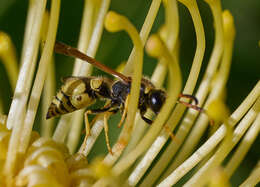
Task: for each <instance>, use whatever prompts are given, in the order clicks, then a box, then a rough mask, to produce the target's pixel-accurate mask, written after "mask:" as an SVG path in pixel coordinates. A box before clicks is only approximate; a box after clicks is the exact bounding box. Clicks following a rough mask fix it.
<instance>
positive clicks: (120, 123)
mask: <svg viewBox="0 0 260 187" xmlns="http://www.w3.org/2000/svg"><path fill="white" fill-rule="evenodd" d="M128 104H129V95H128V96H127V97H126V100H125V106H124V111H123V114H122V117H121V120H120V122H119V124H118V125H117V127H118V128H120V127H121V126H122V124H123V122H124V120H125V118H126V114H127V110H128Z"/></svg>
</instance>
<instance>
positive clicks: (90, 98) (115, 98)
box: [46, 42, 200, 153]
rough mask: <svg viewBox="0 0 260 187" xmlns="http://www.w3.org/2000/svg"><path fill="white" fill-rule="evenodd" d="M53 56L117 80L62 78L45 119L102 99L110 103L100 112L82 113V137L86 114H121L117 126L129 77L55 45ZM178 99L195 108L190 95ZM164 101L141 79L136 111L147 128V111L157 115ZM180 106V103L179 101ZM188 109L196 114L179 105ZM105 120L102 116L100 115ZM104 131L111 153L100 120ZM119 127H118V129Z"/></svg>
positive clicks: (162, 94)
mask: <svg viewBox="0 0 260 187" xmlns="http://www.w3.org/2000/svg"><path fill="white" fill-rule="evenodd" d="M54 50H55V51H56V52H57V53H60V54H64V55H67V56H71V57H75V58H79V59H82V60H84V61H87V62H88V63H90V64H92V65H94V66H95V67H97V68H99V69H101V70H102V71H104V72H107V73H109V74H112V75H113V76H114V77H116V78H118V79H119V80H112V79H109V78H106V77H94V76H88V77H80V76H70V77H66V78H63V83H64V84H63V85H62V87H61V89H60V90H59V91H58V93H57V95H56V96H55V97H54V99H53V100H52V103H51V105H50V107H49V109H48V112H47V115H46V119H49V118H52V117H56V116H59V115H62V114H67V113H70V112H73V111H76V110H79V109H82V108H86V107H88V106H90V105H92V104H93V103H95V101H96V100H97V99H106V100H109V101H110V102H109V103H108V104H107V105H105V106H104V107H103V108H100V109H92V110H90V109H88V110H87V111H86V112H85V125H86V133H87V135H89V134H90V125H89V122H88V116H87V115H88V114H98V113H106V112H108V113H116V112H118V111H121V113H122V118H121V121H120V123H119V124H120V125H121V124H122V123H123V121H124V119H125V117H126V114H127V106H128V102H129V100H128V98H129V93H130V88H131V77H127V76H125V75H123V74H121V73H119V72H116V71H114V70H113V69H110V68H109V67H107V66H105V65H103V64H102V63H100V62H98V61H96V60H95V59H93V58H91V57H89V56H87V55H85V54H84V53H82V52H80V51H79V50H77V49H76V48H73V47H70V46H68V45H66V44H63V43H60V42H56V44H55V49H54ZM180 97H188V98H191V99H194V100H195V102H196V104H197V100H196V98H194V97H193V96H191V95H185V94H181V95H180ZM165 99H166V93H165V91H164V90H162V89H157V88H155V86H154V85H153V84H152V83H151V81H149V80H148V79H145V78H142V81H141V87H140V96H139V102H138V109H139V111H140V114H141V118H142V119H143V120H144V121H145V122H147V123H148V124H152V122H153V121H152V120H151V119H148V118H147V117H145V113H146V111H147V109H148V108H149V109H151V110H152V111H153V112H154V113H155V114H158V113H159V112H160V109H161V108H162V105H163V104H164V102H165ZM179 102H181V101H179ZM181 103H183V104H185V105H187V106H189V107H192V108H195V109H197V110H200V108H199V107H197V106H196V105H191V104H189V103H185V102H181ZM104 116H106V115H104ZM104 122H105V123H104V124H105V130H106V141H107V147H108V150H109V151H110V153H111V148H110V146H109V141H108V135H107V119H106V118H105V120H104ZM120 125H119V126H120Z"/></svg>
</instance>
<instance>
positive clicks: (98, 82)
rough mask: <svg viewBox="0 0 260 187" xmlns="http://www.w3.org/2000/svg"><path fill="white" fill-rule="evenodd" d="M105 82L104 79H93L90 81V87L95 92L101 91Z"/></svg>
mask: <svg viewBox="0 0 260 187" xmlns="http://www.w3.org/2000/svg"><path fill="white" fill-rule="evenodd" d="M102 83H103V80H102V79H92V80H90V87H91V89H93V90H95V91H99V90H100V88H101V86H102Z"/></svg>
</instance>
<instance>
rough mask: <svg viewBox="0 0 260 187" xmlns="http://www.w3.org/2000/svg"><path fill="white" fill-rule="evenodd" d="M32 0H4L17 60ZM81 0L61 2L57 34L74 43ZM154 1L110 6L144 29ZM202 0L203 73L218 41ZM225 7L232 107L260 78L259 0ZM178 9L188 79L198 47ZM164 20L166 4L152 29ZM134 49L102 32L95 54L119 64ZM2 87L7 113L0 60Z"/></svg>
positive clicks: (254, 153)
mask: <svg viewBox="0 0 260 187" xmlns="http://www.w3.org/2000/svg"><path fill="white" fill-rule="evenodd" d="M28 2H29V1H28V0H27V1H25V0H24V1H22V0H20V1H14V0H1V1H0V30H1V31H4V32H6V33H8V34H9V35H10V36H11V38H12V40H13V42H14V44H15V46H16V49H17V55H18V59H19V58H20V52H21V48H22V42H23V35H24V27H25V20H26V15H27V8H28ZM83 3H84V0H78V1H73V6H72V2H71V1H62V4H61V13H60V23H59V28H58V35H57V38H58V40H59V41H63V42H65V43H68V44H70V45H72V46H76V44H77V40H78V36H79V30H80V24H81V16H82V11H83ZM150 3H151V0H142V1H140V0H124V1H121V0H112V1H111V8H110V9H111V10H115V11H117V12H119V13H122V14H124V15H125V16H127V17H128V18H129V19H130V20H131V21H132V22H133V24H134V25H135V26H136V27H137V29H138V30H140V28H141V26H142V24H143V22H144V19H145V16H146V14H147V11H148V9H149V6H150ZM198 4H199V8H200V11H201V16H202V19H203V23H204V27H205V34H206V53H205V58H204V66H203V69H202V72H201V75H202V74H203V72H204V70H205V67H206V64H207V62H208V59H209V56H210V53H211V50H212V46H213V42H214V30H213V25H214V24H213V22H212V16H211V12H210V9H209V7H208V5H207V4H206V3H205V2H204V1H203V0H198ZM222 7H223V9H229V10H230V11H231V13H232V14H233V16H234V19H235V25H236V39H235V46H234V53H233V60H232V61H233V62H232V67H231V72H230V77H229V81H228V86H227V103H228V106H229V107H230V109H231V111H233V110H234V109H235V108H236V107H237V106H238V105H239V104H240V103H241V101H242V100H243V99H244V98H245V97H246V95H247V94H248V93H249V91H250V90H251V89H252V88H253V86H254V85H255V84H256V82H257V81H258V80H259V78H260V62H259V59H260V48H259V46H258V41H259V40H260V23H259V20H260V1H259V0H251V1H236V0H229V1H223V2H222ZM179 10H180V24H181V28H180V38H181V50H180V59H181V68H182V72H183V75H184V79H185V78H186V77H187V75H188V73H189V68H190V66H191V63H192V59H193V55H194V51H195V47H196V41H195V39H196V38H195V33H194V29H193V25H192V21H191V18H190V16H189V12H188V11H187V9H186V8H185V7H184V6H182V5H181V4H179ZM163 21H164V10H163V7H161V8H160V11H159V15H158V17H157V19H156V22H155V24H154V27H153V30H152V32H156V31H157V30H158V28H159V27H160V26H161V24H162V23H163ZM131 49H132V42H131V40H130V39H129V37H128V36H127V35H126V34H125V33H122V32H120V33H115V34H111V33H108V32H107V31H104V33H103V36H102V41H101V44H100V46H99V50H98V53H97V55H96V58H97V60H99V61H101V62H104V63H105V64H107V65H108V66H110V67H112V68H116V66H117V65H118V64H119V63H120V62H122V61H124V60H126V59H127V58H128V55H129V53H130V51H131ZM144 58H145V59H144V63H145V64H144V74H145V75H151V73H152V70H153V68H154V67H155V65H156V64H155V62H156V61H155V60H154V59H151V58H149V57H148V56H147V55H145V57H144ZM66 61H71V62H72V59H71V58H68V57H62V56H60V55H59V56H58V58H57V60H56V64H55V66H56V70H57V74H56V78H57V79H56V80H57V85H58V86H59V85H60V81H59V80H60V78H61V77H63V76H67V75H70V73H71V69H72V65H73V64H72V63H67V62H66ZM61 67H62V68H61ZM100 73H101V72H100V71H97V70H95V71H94V74H100ZM0 90H1V91H0V97H1V98H2V99H3V102H4V106H5V108H4V111H5V113H7V112H8V109H9V106H10V103H11V99H12V92H11V88H10V85H9V82H8V79H7V75H6V73H5V70H4V68H3V65H2V64H0ZM259 143H260V140H259V138H258V139H257V141H256V142H255V143H254V145H253V148H252V149H251V150H250V152H249V153H248V157H247V158H246V160H245V161H244V162H243V163H242V165H241V167H242V168H243V170H240V171H241V172H242V173H241V172H239V173H238V172H237V173H236V175H235V177H233V178H232V184H233V185H234V186H237V185H238V184H239V183H240V182H241V181H243V180H244V178H245V177H246V176H247V175H248V173H249V171H250V170H251V169H252V167H253V166H254V165H255V164H256V161H257V160H258V159H259V155H260V151H259V149H257V144H259ZM240 169H241V168H240ZM241 176H242V177H241Z"/></svg>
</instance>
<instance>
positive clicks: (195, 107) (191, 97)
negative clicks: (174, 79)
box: [177, 94, 214, 125]
mask: <svg viewBox="0 0 260 187" xmlns="http://www.w3.org/2000/svg"><path fill="white" fill-rule="evenodd" d="M179 97H180V98H181V97H184V98H189V99H191V100H192V101H194V102H195V105H193V104H190V103H187V102H184V101H180V100H179V101H177V102H178V103H181V104H183V105H185V106H186V107H188V108H192V109H194V110H197V111H198V112H201V113H205V114H206V115H207V116H208V114H207V112H206V110H205V109H203V108H201V107H199V106H197V105H198V104H199V101H198V99H197V98H196V97H195V96H193V95H189V94H180V95H179ZM208 117H209V116H208ZM209 122H210V124H211V125H214V121H213V120H212V119H210V118H209Z"/></svg>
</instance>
